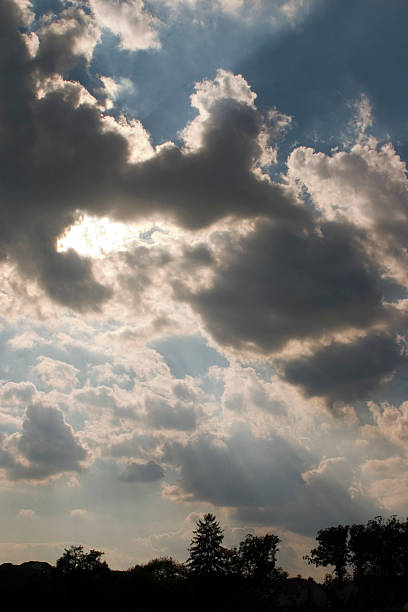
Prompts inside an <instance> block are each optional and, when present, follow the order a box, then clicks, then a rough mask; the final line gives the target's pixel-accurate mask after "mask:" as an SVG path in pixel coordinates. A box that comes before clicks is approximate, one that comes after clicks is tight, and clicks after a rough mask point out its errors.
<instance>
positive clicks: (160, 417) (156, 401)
mask: <svg viewBox="0 0 408 612" xmlns="http://www.w3.org/2000/svg"><path fill="white" fill-rule="evenodd" d="M145 405H146V412H147V422H148V423H149V425H150V426H151V427H153V428H154V429H176V430H179V431H192V430H194V429H195V428H196V413H195V410H194V406H191V405H184V404H182V403H181V402H175V403H170V402H168V401H166V400H165V399H161V398H156V397H151V398H147V399H146V403H145Z"/></svg>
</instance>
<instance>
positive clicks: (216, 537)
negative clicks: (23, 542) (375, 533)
mask: <svg viewBox="0 0 408 612" xmlns="http://www.w3.org/2000/svg"><path fill="white" fill-rule="evenodd" d="M223 539H224V533H223V530H222V528H221V526H220V523H219V522H218V521H217V519H216V517H215V515H214V514H211V513H208V514H205V515H204V517H203V519H199V520H198V521H197V525H196V529H195V530H194V531H193V537H192V540H191V544H190V547H189V558H188V560H187V561H186V563H179V562H178V561H176V560H174V559H173V558H171V557H161V558H157V559H152V560H151V561H149V562H148V563H146V564H144V565H135V566H134V567H131V568H129V572H132V573H133V574H138V575H143V574H145V575H146V574H151V575H152V576H154V577H156V578H157V579H159V580H163V581H167V580H177V579H182V578H187V577H195V578H199V577H201V578H203V577H215V576H222V575H224V576H225V575H231V576H242V577H245V578H248V579H252V580H254V581H258V582H261V581H264V580H268V579H270V578H273V577H284V576H286V575H287V574H286V573H285V572H283V570H282V569H281V568H277V567H276V553H277V552H278V550H279V549H278V544H279V542H280V539H279V537H278V536H276V535H273V534H270V533H267V534H265V535H263V536H256V535H253V534H248V535H247V536H246V537H245V538H244V540H242V542H240V544H239V547H235V548H232V549H230V548H226V547H224V546H223V545H222V542H223ZM103 554H104V553H103V552H102V551H97V550H93V549H92V550H91V551H90V552H89V553H85V552H84V549H83V546H70V547H68V548H66V549H65V550H64V553H63V555H62V556H61V557H60V558H59V559H58V560H57V563H56V568H57V570H58V571H59V572H60V573H62V574H74V573H76V574H79V573H82V574H84V573H85V574H86V573H104V572H106V571H109V567H108V565H107V563H106V561H103V560H102V555H103Z"/></svg>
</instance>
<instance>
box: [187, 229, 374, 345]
mask: <svg viewBox="0 0 408 612" xmlns="http://www.w3.org/2000/svg"><path fill="white" fill-rule="evenodd" d="M320 229H321V232H320V233H317V232H316V231H311V232H305V231H304V230H303V228H299V230H296V229H287V228H282V227H281V226H277V225H276V224H275V223H272V222H269V221H265V220H263V221H260V222H258V223H257V225H256V227H255V230H254V232H252V233H250V234H248V235H247V236H244V237H242V238H240V239H238V241H237V243H236V244H235V245H232V247H231V244H230V243H228V245H226V253H225V255H226V256H225V260H226V262H227V263H225V264H221V265H220V266H219V268H218V269H217V270H216V276H215V281H214V283H213V285H212V287H211V288H209V289H205V290H204V291H201V292H198V293H196V294H188V295H184V296H183V297H185V299H188V300H190V301H191V303H192V305H193V306H194V308H195V309H196V310H197V312H199V313H200V314H201V316H202V317H203V319H204V321H205V322H206V324H207V326H208V328H209V329H210V331H211V332H212V334H213V335H214V336H215V337H216V338H217V340H218V341H219V342H221V343H223V344H227V345H230V346H234V347H237V348H245V347H246V346H249V347H251V345H253V346H254V348H256V349H257V350H262V351H263V352H265V353H268V352H270V351H273V350H277V349H280V348H281V347H282V346H284V345H285V344H286V343H287V342H288V340H290V339H293V338H318V337H320V336H321V335H323V334H325V333H327V332H333V331H335V330H342V329H346V328H348V327H356V328H362V329H364V328H367V327H369V326H370V325H371V324H372V323H373V322H374V321H375V320H376V319H378V318H380V317H381V316H382V315H383V312H384V309H383V305H382V290H381V277H380V273H379V270H378V267H377V266H376V264H375V263H374V262H371V261H370V259H369V257H368V255H367V254H366V253H365V251H364V245H363V241H362V234H361V233H359V232H358V231H356V230H355V229H353V227H352V226H349V225H347V224H345V223H334V222H332V223H326V224H324V225H323V226H322V227H321V228H320ZM180 291H181V292H182V289H180Z"/></svg>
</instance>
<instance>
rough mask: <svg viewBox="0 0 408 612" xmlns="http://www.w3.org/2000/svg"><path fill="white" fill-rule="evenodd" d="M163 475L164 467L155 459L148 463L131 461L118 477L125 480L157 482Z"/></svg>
mask: <svg viewBox="0 0 408 612" xmlns="http://www.w3.org/2000/svg"><path fill="white" fill-rule="evenodd" d="M163 476H164V472H163V468H162V467H160V465H158V464H157V463H155V462H154V461H149V462H148V463H129V464H128V465H127V466H126V468H125V469H124V470H123V472H122V473H121V474H119V476H118V478H119V480H122V481H123V482H156V481H157V480H161V478H163Z"/></svg>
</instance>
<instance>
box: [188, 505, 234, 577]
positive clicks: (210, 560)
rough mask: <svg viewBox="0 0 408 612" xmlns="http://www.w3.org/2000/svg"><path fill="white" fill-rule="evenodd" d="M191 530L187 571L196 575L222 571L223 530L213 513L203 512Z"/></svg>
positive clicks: (223, 564) (207, 574) (223, 565)
mask: <svg viewBox="0 0 408 612" xmlns="http://www.w3.org/2000/svg"><path fill="white" fill-rule="evenodd" d="M196 524H197V529H195V530H194V531H193V534H194V536H193V538H192V540H191V544H190V548H189V553H190V556H189V558H188V560H187V566H188V569H189V571H190V572H191V573H192V574H193V575H196V576H210V575H214V574H220V573H223V572H224V567H225V563H224V557H225V555H224V548H223V547H222V546H221V542H222V541H223V539H224V534H223V530H222V529H221V527H220V524H219V523H218V521H217V520H216V518H215V516H214V514H210V513H208V514H205V515H204V518H203V519H202V520H201V519H200V520H198V521H197V523H196Z"/></svg>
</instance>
